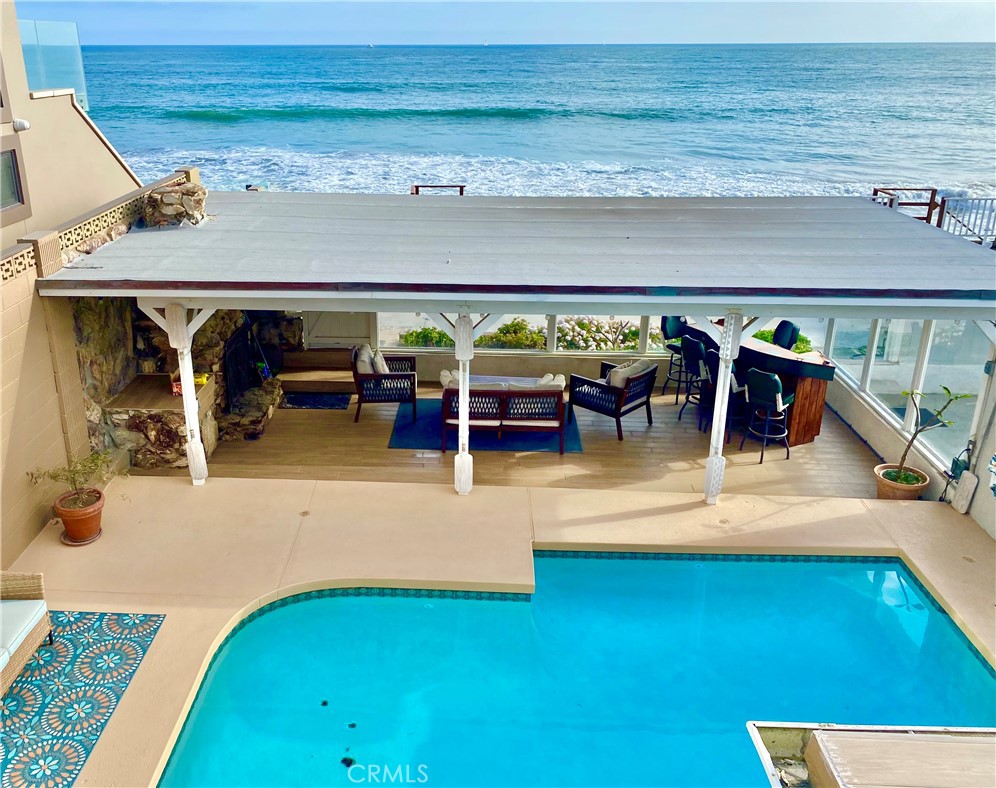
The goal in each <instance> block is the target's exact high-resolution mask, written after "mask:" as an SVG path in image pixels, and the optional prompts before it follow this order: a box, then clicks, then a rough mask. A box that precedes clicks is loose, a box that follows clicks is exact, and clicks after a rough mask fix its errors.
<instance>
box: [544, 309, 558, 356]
mask: <svg viewBox="0 0 996 788" xmlns="http://www.w3.org/2000/svg"><path fill="white" fill-rule="evenodd" d="M546 352H547V353H556V352H557V316H556V315H547V316H546Z"/></svg>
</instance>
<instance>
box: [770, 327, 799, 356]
mask: <svg viewBox="0 0 996 788" xmlns="http://www.w3.org/2000/svg"><path fill="white" fill-rule="evenodd" d="M798 341H799V326H797V325H796V324H795V323H792V322H790V321H788V320H782V321H781V322H780V323H779V324H778V325H777V326H775V333H774V336H773V337H772V338H771V342H772V343H773V344H775V345H778V347H783V348H785V349H786V350H791V349H792V348H794V347H795V343H796V342H798Z"/></svg>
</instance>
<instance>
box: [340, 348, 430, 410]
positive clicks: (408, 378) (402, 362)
mask: <svg viewBox="0 0 996 788" xmlns="http://www.w3.org/2000/svg"><path fill="white" fill-rule="evenodd" d="M359 354H360V348H358V347H354V348H353V352H352V353H351V354H350V366H351V367H352V370H353V382H354V383H355V384H356V417H355V418H354V419H353V421H354V422H357V421H359V420H360V408H362V407H363V405H364V403H367V402H410V403H411V405H412V421H414V420H415V410H416V399H415V395H416V393H417V390H418V379H417V377H416V375H415V356H401V355H392V356H388V355H386V354H385V355H384V360H385V361H386V362H387V368H388V370H389V371H388V372H375V371H372V372H365V371H364V372H360V371H358V370H357V362H358V360H359V358H358V357H359Z"/></svg>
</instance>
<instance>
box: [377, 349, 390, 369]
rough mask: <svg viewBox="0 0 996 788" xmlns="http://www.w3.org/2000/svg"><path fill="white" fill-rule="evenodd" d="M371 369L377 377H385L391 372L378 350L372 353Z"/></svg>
mask: <svg viewBox="0 0 996 788" xmlns="http://www.w3.org/2000/svg"><path fill="white" fill-rule="evenodd" d="M373 368H374V372H376V373H377V374H378V375H386V374H387V373H388V372H390V371H391V368H390V367H388V366H387V359H386V358H384V354H383V353H381V352H380V351H379V350H376V351H374V354H373Z"/></svg>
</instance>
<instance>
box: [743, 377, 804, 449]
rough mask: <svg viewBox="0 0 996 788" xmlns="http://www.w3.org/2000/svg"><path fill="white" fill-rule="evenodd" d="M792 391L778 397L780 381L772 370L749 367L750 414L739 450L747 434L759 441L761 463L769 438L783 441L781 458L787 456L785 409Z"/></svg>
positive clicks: (793, 396)
mask: <svg viewBox="0 0 996 788" xmlns="http://www.w3.org/2000/svg"><path fill="white" fill-rule="evenodd" d="M794 399H795V394H789V395H788V396H787V397H782V381H781V379H780V378H779V377H778V375H776V374H774V373H773V372H762V371H761V370H759V369H751V370H750V371H749V372H748V373H747V402H748V403H749V406H750V409H751V414H750V421H749V422H748V424H747V429H746V430H745V431H744V437H743V438H742V439H741V440H740V448H741V449H743V447H744V443H745V442H746V440H747V436H748V435H750V436H751V437H752V438H758V439H759V440H760V441H761V462H762V463H763V462H764V448H765V447H766V446H767V445H768V443H769V441H780V442H782V443H783V444H785V459H786V460H787V459H789V457H790V454H789V442H788V408H789V405H791V404H792V401H793V400H794Z"/></svg>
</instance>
